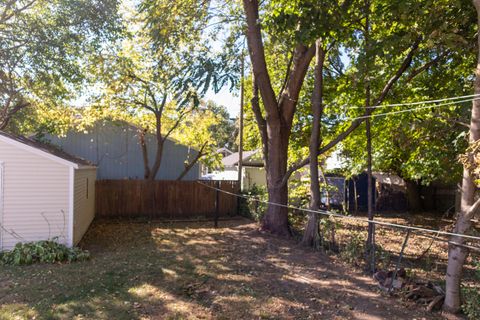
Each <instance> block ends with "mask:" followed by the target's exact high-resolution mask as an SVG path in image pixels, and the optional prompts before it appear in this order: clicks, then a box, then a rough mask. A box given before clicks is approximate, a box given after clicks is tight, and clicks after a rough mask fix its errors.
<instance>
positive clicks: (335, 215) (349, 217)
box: [197, 181, 480, 240]
mask: <svg viewBox="0 0 480 320" xmlns="http://www.w3.org/2000/svg"><path fill="white" fill-rule="evenodd" d="M197 182H198V183H200V184H201V185H203V186H205V187H208V188H210V189H213V190H216V191H219V192H222V193H225V194H229V195H232V196H235V197H238V198H244V199H247V200H251V201H256V202H258V203H263V204H267V205H273V206H277V207H282V208H287V209H292V210H299V211H303V212H307V213H318V214H321V215H325V216H330V217H336V218H341V219H351V220H355V221H360V222H364V223H373V224H377V225H382V226H386V227H393V228H400V229H405V230H413V231H418V232H425V233H434V234H437V235H446V236H456V237H459V238H465V239H471V240H480V237H477V236H472V235H468V234H461V233H454V232H448V231H442V230H434V229H428V228H422V227H416V226H407V225H403V224H398V223H391V222H384V221H378V220H368V219H364V218H361V217H354V216H347V215H342V214H338V213H334V212H331V211H327V210H312V209H307V208H300V207H295V206H290V205H284V204H280V203H275V202H270V201H263V200H260V199H257V198H254V197H251V196H247V195H243V194H237V193H233V192H229V191H226V190H222V189H220V188H217V187H214V186H210V185H208V184H206V183H202V182H200V181H197Z"/></svg>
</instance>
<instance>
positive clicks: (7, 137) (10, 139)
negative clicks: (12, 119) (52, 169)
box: [0, 131, 94, 168]
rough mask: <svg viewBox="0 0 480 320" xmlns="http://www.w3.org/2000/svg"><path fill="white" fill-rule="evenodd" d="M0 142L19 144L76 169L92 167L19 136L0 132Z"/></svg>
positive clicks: (59, 151) (86, 162)
mask: <svg viewBox="0 0 480 320" xmlns="http://www.w3.org/2000/svg"><path fill="white" fill-rule="evenodd" d="M0 140H3V141H5V142H7V143H11V144H18V143H19V144H20V145H21V146H24V147H25V149H29V150H30V151H34V150H35V151H37V152H38V151H40V152H41V153H43V154H45V155H49V156H53V157H54V158H55V159H57V160H60V162H64V164H66V163H65V161H66V162H67V163H70V164H71V165H73V166H74V167H76V168H79V167H93V166H94V165H93V164H92V163H91V162H89V161H87V160H85V159H82V158H79V157H75V156H72V155H71V154H68V153H66V152H65V151H63V150H60V149H59V148H57V147H54V146H53V145H50V144H46V143H42V142H40V141H36V140H33V139H30V138H27V137H24V136H21V135H16V134H12V133H7V132H4V131H0ZM17 146H18V145H17Z"/></svg>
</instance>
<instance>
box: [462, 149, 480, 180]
mask: <svg viewBox="0 0 480 320" xmlns="http://www.w3.org/2000/svg"><path fill="white" fill-rule="evenodd" d="M459 161H460V163H461V164H462V165H463V166H464V168H466V169H467V170H468V171H470V174H471V175H472V176H473V177H475V183H476V184H477V185H479V184H480V141H479V140H477V141H475V142H473V143H471V144H470V145H469V147H468V148H467V150H466V152H465V153H464V154H461V155H460V156H459Z"/></svg>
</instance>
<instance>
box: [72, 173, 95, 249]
mask: <svg viewBox="0 0 480 320" xmlns="http://www.w3.org/2000/svg"><path fill="white" fill-rule="evenodd" d="M74 177H75V183H74V204H73V221H74V223H73V244H74V245H76V244H78V242H80V240H81V239H82V237H83V235H84V234H85V232H87V229H88V227H89V226H90V224H91V223H92V221H93V218H94V217H95V179H96V177H97V169H95V168H91V169H78V170H75V175H74Z"/></svg>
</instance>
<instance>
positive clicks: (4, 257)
mask: <svg viewBox="0 0 480 320" xmlns="http://www.w3.org/2000/svg"><path fill="white" fill-rule="evenodd" d="M89 258H90V253H89V252H88V251H85V250H81V249H80V248H77V247H74V248H68V247H66V246H65V245H63V244H59V243H58V242H56V241H55V239H53V240H46V241H38V242H28V243H17V245H15V248H14V249H13V250H11V251H7V252H3V253H0V262H1V263H2V264H8V265H16V266H19V265H29V264H33V263H59V262H75V261H84V260H87V259H89Z"/></svg>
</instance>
